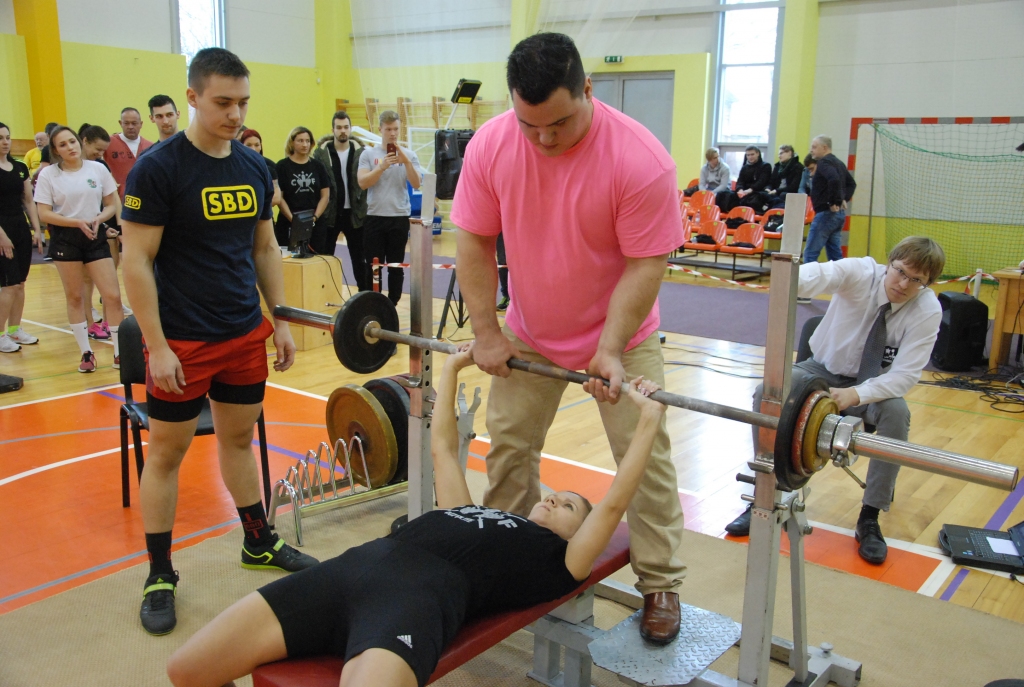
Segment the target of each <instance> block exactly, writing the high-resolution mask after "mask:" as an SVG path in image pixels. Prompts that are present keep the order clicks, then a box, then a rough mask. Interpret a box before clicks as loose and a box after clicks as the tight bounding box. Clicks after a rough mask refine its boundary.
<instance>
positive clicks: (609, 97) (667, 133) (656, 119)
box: [590, 72, 675, 151]
mask: <svg viewBox="0 0 1024 687" xmlns="http://www.w3.org/2000/svg"><path fill="white" fill-rule="evenodd" d="M590 80H591V82H592V83H593V84H594V97H595V98H597V99H598V100H600V101H601V102H602V103H604V104H605V105H610V106H611V107H614V108H615V109H617V110H619V111H620V112H623V113H625V114H626V115H628V116H629V117H632V118H633V119H635V120H636V121H638V122H640V123H641V124H643V125H644V126H645V127H646V128H647V130H648V131H650V132H651V133H652V134H654V136H655V137H656V138H657V139H658V140H659V141H661V144H662V145H663V146H665V150H668V151H671V150H672V99H673V96H674V90H675V74H674V73H673V72H630V73H625V74H622V73H615V74H591V75H590Z"/></svg>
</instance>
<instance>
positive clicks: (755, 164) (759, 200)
mask: <svg viewBox="0 0 1024 687" xmlns="http://www.w3.org/2000/svg"><path fill="white" fill-rule="evenodd" d="M745 157H746V160H745V161H744V163H743V166H742V167H741V168H740V174H739V177H738V178H737V179H736V190H735V191H721V192H719V193H718V194H716V195H715V203H717V204H718V207H720V208H721V209H722V212H729V211H730V210H732V209H733V208H734V207H736V206H737V205H745V206H747V207H751V208H755V209H756V210H760V209H761V208H763V207H764V198H765V196H764V190H765V188H767V187H768V181H769V180H770V179H771V177H772V166H771V165H769V164H768V163H767V162H765V161H764V160H763V159H761V149H760V148H758V147H757V146H747V151H746V155H745Z"/></svg>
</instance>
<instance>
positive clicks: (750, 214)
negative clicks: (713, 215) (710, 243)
mask: <svg viewBox="0 0 1024 687" xmlns="http://www.w3.org/2000/svg"><path fill="white" fill-rule="evenodd" d="M737 217H738V218H740V219H742V220H743V222H744V223H746V222H753V221H754V208H748V207H747V206H745V205H737V206H736V207H734V208H733V209H732V210H730V211H729V214H727V215H726V216H725V217H723V218H722V221H723V222H726V221H728V220H730V219H736V218H737ZM728 232H729V236H732V235H733V234H735V233H736V230H735V229H728Z"/></svg>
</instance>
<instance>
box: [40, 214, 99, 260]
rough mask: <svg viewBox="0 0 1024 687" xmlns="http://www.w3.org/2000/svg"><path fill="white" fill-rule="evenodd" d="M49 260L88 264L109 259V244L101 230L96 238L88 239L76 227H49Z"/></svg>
mask: <svg viewBox="0 0 1024 687" xmlns="http://www.w3.org/2000/svg"><path fill="white" fill-rule="evenodd" d="M49 255H50V259H52V260H53V261H54V262H80V263H83V264H88V263H90V262H95V261H97V260H103V259H104V258H109V257H111V255H110V244H109V243H107V236H106V234H104V233H103V228H102V227H100V230H99V231H98V232H96V238H94V239H89V238H88V237H86V235H85V234H83V233H82V230H81V229H78V228H76V227H55V226H53V225H52V224H51V225H50V253H49Z"/></svg>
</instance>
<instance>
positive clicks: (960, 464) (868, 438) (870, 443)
mask: <svg viewBox="0 0 1024 687" xmlns="http://www.w3.org/2000/svg"><path fill="white" fill-rule="evenodd" d="M274 318H275V319H278V320H282V321H284V322H292V323H295V324H299V325H303V326H306V327H313V328H316V329H322V330H325V331H327V332H329V333H330V334H331V338H332V339H333V341H334V349H335V353H336V354H337V356H338V360H339V361H340V362H341V363H342V365H344V366H345V367H347V368H348V369H350V370H352V371H353V372H359V373H364V374H365V373H370V372H374V371H376V370H379V369H380V368H381V367H383V366H384V365H385V364H386V363H387V361H388V360H390V358H391V356H392V354H393V353H394V350H395V349H394V346H393V345H390V346H389V345H386V344H385V343H383V342H387V344H405V345H407V346H412V347H415V348H420V349H425V350H430V351H435V352H437V353H447V354H449V355H450V354H454V353H456V352H458V347H457V346H456V345H455V344H452V343H447V342H444V341H438V340H437V339H431V338H426V337H419V336H412V335H409V334H402V333H401V332H399V331H398V313H397V311H396V310H395V306H394V305H393V304H392V303H391V301H389V300H388V299H387V297H386V296H384V295H383V294H380V293H376V292H373V291H363V292H360V293H358V294H356V295H355V296H353V297H352V298H350V299H349V300H348V301H346V303H345V305H344V306H343V307H342V308H341V309H340V310H339V311H338V312H337V313H335V314H334V315H330V314H328V313H320V312H314V311H310V310H303V309H300V308H293V307H290V306H285V305H278V306H276V307H275V308H274ZM506 364H507V365H508V366H509V367H510V368H511V369H513V370H519V371H522V372H529V373H531V374H536V375H540V376H542V377H549V378H552V379H560V380H564V381H567V382H573V383H575V384H583V383H584V382H588V381H591V380H595V379H596V380H600V381H601V382H603V383H604V384H609V382H608V380H605V379H601V378H599V377H592V376H591V375H587V374H584V373H582V372H576V371H573V370H567V369H564V368H561V367H557V366H554V365H545V364H542V363H535V362H530V361H527V360H523V359H520V358H511V359H509V360H508V362H507V363H506ZM797 369H798V368H797ZM820 387H821V382H820V380H818V378H816V377H815V378H811V377H810V376H809V375H808V376H806V378H804V377H802V376H801V375H798V374H796V373H794V380H793V389H792V390H791V393H790V398H788V399H786V402H785V403H784V404H783V409H782V418H783V419H780V418H779V417H775V416H773V415H767V414H765V413H758V412H755V411H752V410H745V409H743V408H736V407H734V406H729V405H724V404H721V403H714V402H711V401H705V400H703V399H699V398H693V397H691V396H683V395H681V394H674V393H671V392H667V391H657V392H655V393H654V394H652V395H651V398H653V399H654V400H656V401H658V402H660V403H664V404H665V405H670V406H674V407H677V408H683V409H685V410H692V411H694V412H698V413H702V414H704V415H712V416H715V417H721V418H725V419H728V420H734V421H736V422H742V423H745V424H748V425H755V426H757V427H765V428H767V429H771V430H775V431H776V433H777V440H776V445H775V465H776V469H775V473H776V477H777V478H778V480H779V485H780V487H781V488H784V489H790V490H792V489H798V488H800V487H802V486H803V485H804V484H806V482H807V480H809V479H810V476H811V474H812V472H813V471H817V470H820V469H821V468H822V467H824V465H825V463H826V462H828V461H827V459H828V458H831V457H832V456H831V455H830V452H834V451H835V449H836V447H837V443H836V441H835V438H834V432H835V430H836V427H837V425H838V420H839V417H838V416H837V415H834V414H829V415H828V416H827V418H826V420H828V419H831V421H825V422H821V423H820V424H817V425H816V426H818V428H819V429H818V434H817V436H813V437H804V436H802V435H800V436H797V437H796V440H795V441H794V436H793V435H794V431H795V430H796V429H797V427H798V418H799V417H800V416H801V415H802V416H803V417H806V416H807V415H808V414H809V411H810V410H812V408H811V407H810V405H809V404H812V403H818V402H828V400H829V399H827V398H825V399H822V398H820V394H815V393H814V392H815V390H816V389H817V390H818V391H820V390H821V389H820ZM622 389H623V391H624V392H625V391H627V390H628V389H629V385H628V384H627V383H625V382H624V383H623V384H622ZM826 390H827V387H826ZM805 403H806V404H808V405H807V406H805ZM801 411H802V412H801ZM799 426H800V427H803V426H804V425H803V424H802V423H800V424H799ZM808 441H809V442H810V446H813V447H816V448H815V450H816V452H817V453H818V455H819V456H820V458H821V460H819V461H818V462H817V464H816V465H815V466H814V467H813V468H812V469H811V470H808V469H806V468H803V469H796V468H795V467H794V465H795V464H798V463H799V462H800V461H799V457H798V456H799V453H800V452H801V451H802V450H803V449H802V447H803V446H806V445H807V442H808ZM791 448H792V452H794V453H795V454H797V457H795V458H794V459H793V461H792V463H791V460H790V457H791V455H790V454H791ZM841 450H843V451H849V452H850V453H854V454H856V455H862V456H865V457H869V458H877V459H879V460H883V461H886V462H890V463H895V464H898V465H906V466H908V467H912V468H915V469H918V470H925V471H927V472H932V473H935V474H939V475H945V476H947V477H954V478H957V479H962V480H965V481H969V482H973V483H975V484H981V485H984V486H990V487H995V488H997V489H1003V490H1006V491H1012V490H1013V489H1014V488H1015V487H1016V486H1017V480H1018V477H1019V470H1018V469H1017V468H1016V467H1014V466H1011V465H1004V464H1002V463H996V462H993V461H988V460H983V459H981V458H974V457H972V456H965V455H961V454H957V453H952V452H950V451H943V450H941V449H933V448H928V447H924V446H918V445H916V444H911V443H909V442H905V441H899V440H897V439H890V438H887V437H879V436H875V435H873V434H870V433H868V432H864V431H862V430H856V431H854V432H853V433H852V435H851V436H849V437H848V438H844V439H843V442H842V446H841ZM804 465H806V463H804Z"/></svg>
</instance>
